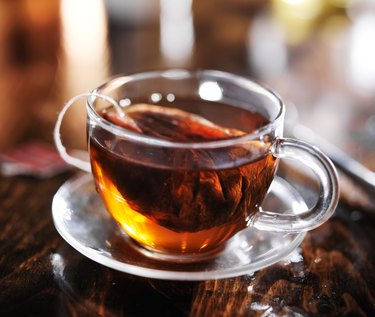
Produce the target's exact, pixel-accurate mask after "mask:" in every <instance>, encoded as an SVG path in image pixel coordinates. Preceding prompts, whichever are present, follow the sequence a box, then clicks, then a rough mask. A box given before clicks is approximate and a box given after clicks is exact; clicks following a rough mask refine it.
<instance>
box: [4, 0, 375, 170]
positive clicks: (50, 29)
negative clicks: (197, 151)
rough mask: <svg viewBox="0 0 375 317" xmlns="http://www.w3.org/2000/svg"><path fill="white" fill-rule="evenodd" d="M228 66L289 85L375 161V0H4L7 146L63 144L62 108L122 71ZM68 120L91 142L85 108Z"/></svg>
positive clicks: (78, 137)
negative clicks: (58, 137)
mask: <svg viewBox="0 0 375 317" xmlns="http://www.w3.org/2000/svg"><path fill="white" fill-rule="evenodd" d="M172 67H180V68H181V67H183V68H188V69H202V68H206V69H207V68H208V69H218V70H224V71H229V72H233V73H236V74H240V75H243V76H246V77H250V78H253V79H255V80H256V81H258V82H261V83H263V84H265V85H267V86H269V87H271V88H272V89H274V90H276V91H278V92H279V94H280V95H281V96H282V98H283V99H284V101H285V102H286V104H287V111H288V116H287V118H288V120H287V124H288V125H295V124H296V122H297V120H298V121H299V122H301V123H303V124H304V125H306V126H307V127H309V128H311V129H312V130H313V131H315V132H316V133H318V134H319V135H321V136H323V137H324V138H326V139H327V140H329V141H331V142H333V143H334V144H335V145H337V146H338V147H340V148H341V149H343V150H344V151H346V152H347V153H349V154H350V155H352V156H354V157H355V158H356V159H358V160H360V161H362V162H363V163H364V164H365V165H366V166H368V167H369V168H371V169H372V170H375V1H373V0H272V1H265V0H216V1H212V0H178V1H176V0H159V1H158V0H137V1H134V0H106V1H104V0H49V1H44V0H13V1H9V0H0V152H4V151H8V150H11V149H12V148H14V147H17V146H18V145H20V144H22V143H24V142H28V141H31V140H38V141H41V142H46V143H51V144H52V130H53V126H54V124H55V121H56V118H57V112H58V111H59V109H61V107H62V106H63V104H64V103H65V102H67V101H68V100H69V99H70V98H71V97H73V96H74V95H76V94H79V93H82V92H87V91H89V90H91V89H92V88H94V87H96V86H97V85H98V84H100V83H102V82H103V81H105V80H106V79H107V78H108V77H109V76H111V75H114V74H118V73H133V72H138V71H143V70H152V69H166V68H172ZM72 112H73V116H72V119H69V121H68V122H67V125H68V127H67V129H68V130H69V131H70V133H69V135H70V138H68V140H67V142H69V144H70V145H71V146H75V145H77V146H78V145H79V144H82V142H83V143H84V140H85V123H84V121H85V109H84V107H74V108H73V109H72Z"/></svg>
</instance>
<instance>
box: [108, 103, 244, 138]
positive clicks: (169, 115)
mask: <svg viewBox="0 0 375 317" xmlns="http://www.w3.org/2000/svg"><path fill="white" fill-rule="evenodd" d="M124 114H125V116H124V117H121V116H119V114H118V113H117V112H116V111H115V109H114V108H109V109H108V110H107V111H106V112H105V113H104V115H103V117H104V118H106V119H107V120H109V121H111V122H113V123H115V124H117V125H120V126H122V127H124V128H126V129H128V130H132V131H134V132H139V133H142V134H144V135H148V136H152V137H156V138H160V139H164V140H168V141H174V142H199V141H212V140H220V139H226V138H233V137H238V136H241V135H243V134H244V132H242V131H239V130H236V129H229V128H224V127H220V126H219V125H216V124H214V123H213V122H211V121H209V120H207V119H205V118H203V117H201V116H199V115H196V114H193V113H188V112H185V111H183V110H180V109H177V108H166V107H161V106H157V105H149V104H136V105H132V106H131V107H128V108H125V109H124Z"/></svg>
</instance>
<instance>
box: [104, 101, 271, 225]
mask: <svg viewBox="0 0 375 317" xmlns="http://www.w3.org/2000/svg"><path fill="white" fill-rule="evenodd" d="M124 113H125V115H126V116H129V118H130V119H131V120H132V122H133V123H134V124H135V126H136V127H135V128H134V127H133V128H132V127H130V126H129V125H128V124H127V122H125V124H122V118H120V117H119V116H118V113H116V111H114V109H107V111H106V112H105V113H103V114H102V115H103V117H104V118H105V119H107V120H109V121H111V122H113V123H115V124H118V125H122V126H123V127H124V128H127V129H131V130H133V131H134V132H138V133H142V134H144V135H148V136H152V137H156V138H159V139H163V140H168V141H174V142H204V141H214V140H223V139H230V138H236V137H240V136H242V135H244V132H242V131H239V130H236V129H232V128H225V127H221V126H219V125H216V124H214V123H213V122H211V121H209V120H207V119H205V118H203V117H201V116H199V115H196V114H192V113H188V112H185V111H183V110H180V109H176V108H166V107H161V106H156V105H148V104H137V105H132V106H131V107H128V108H125V111H124ZM128 150H129V149H128ZM126 151H127V149H124V153H125V152H126ZM239 152H243V153H239ZM247 152H248V149H245V148H242V147H241V146H238V147H236V148H226V149H225V148H224V149H220V151H217V152H215V155H213V152H212V151H206V150H203V149H190V150H183V151H181V154H180V155H177V154H176V153H174V154H173V155H174V157H172V158H171V164H172V165H173V164H174V163H175V162H177V160H178V164H176V165H178V166H180V168H178V169H174V168H173V166H171V169H170V170H163V171H161V172H160V173H159V172H157V173H153V174H152V175H151V174H150V177H152V178H153V179H152V180H150V181H149V182H146V181H145V182H143V188H144V189H145V190H144V193H140V192H139V191H137V193H135V194H134V195H132V197H130V199H127V201H128V203H129V204H130V205H131V207H132V208H133V209H134V210H137V211H138V212H140V213H142V214H143V215H144V216H146V217H150V218H152V219H154V220H155V221H157V222H158V223H159V224H160V225H162V226H164V227H167V228H169V229H171V230H174V231H177V232H195V231H199V230H203V229H209V228H212V227H214V226H219V225H222V224H225V223H228V222H236V221H237V222H238V220H239V219H246V218H247V217H248V216H249V212H250V209H254V208H253V207H254V206H252V205H251V195H252V193H251V191H250V190H249V186H250V182H251V181H252V180H254V179H256V175H257V173H259V172H262V169H263V165H264V164H263V163H262V164H261V166H259V167H257V166H256V165H254V164H251V167H250V166H248V165H243V166H241V167H233V168H230V169H220V167H218V166H216V163H215V162H216V160H217V156H221V158H223V159H224V160H225V161H231V160H232V161H234V160H235V159H236V157H238V155H239V154H240V155H242V156H244V157H245V156H246V155H247V154H248V153H247ZM146 160H147V158H145V159H144V161H146ZM174 160H175V161H174ZM194 162H196V164H195V165H196V166H202V165H204V166H205V169H204V170H194V169H191V168H190V167H191V166H192V165H194ZM202 163H204V164H202ZM181 165H182V166H183V167H184V168H181ZM185 166H186V168H185ZM136 168H137V167H136V166H133V168H132V171H135V170H136ZM140 168H141V167H140ZM123 177H126V176H125V175H124V176H123ZM113 178H114V179H117V181H115V182H114V183H117V187H118V189H119V191H120V192H121V189H122V188H125V187H126V186H123V184H122V180H121V176H120V175H113ZM159 178H160V179H159ZM133 183H135V182H133ZM148 183H149V184H151V183H152V184H153V185H152V186H151V185H150V186H149V187H147V186H148ZM122 194H123V196H124V197H127V196H128V198H129V193H127V192H124V193H122ZM150 197H152V199H151V198H150ZM244 221H245V220H244ZM244 226H245V223H244Z"/></svg>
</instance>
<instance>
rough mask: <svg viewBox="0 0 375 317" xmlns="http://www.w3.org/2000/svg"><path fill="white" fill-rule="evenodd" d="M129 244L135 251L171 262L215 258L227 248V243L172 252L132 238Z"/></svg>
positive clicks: (199, 260) (200, 260)
mask: <svg viewBox="0 0 375 317" xmlns="http://www.w3.org/2000/svg"><path fill="white" fill-rule="evenodd" d="M128 239H129V241H128V243H129V246H130V247H131V248H132V249H134V250H135V251H137V252H139V253H141V254H142V255H144V256H146V257H148V258H151V259H153V260H158V261H165V262H170V263H198V262H204V261H209V260H212V259H214V258H215V257H218V256H220V254H221V253H222V252H223V251H224V250H225V243H222V244H221V245H219V246H217V247H215V248H212V249H210V250H206V251H203V252H189V253H183V252H171V251H161V250H158V249H154V248H151V247H148V246H143V245H141V244H139V243H138V242H137V241H135V240H133V239H132V238H130V237H129V238H128Z"/></svg>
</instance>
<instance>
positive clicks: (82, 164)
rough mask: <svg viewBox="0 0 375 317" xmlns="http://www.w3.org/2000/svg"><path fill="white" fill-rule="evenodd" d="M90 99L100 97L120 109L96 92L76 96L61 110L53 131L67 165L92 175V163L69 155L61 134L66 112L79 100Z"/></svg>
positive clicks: (112, 101)
mask: <svg viewBox="0 0 375 317" xmlns="http://www.w3.org/2000/svg"><path fill="white" fill-rule="evenodd" d="M88 97H98V98H101V99H103V100H104V101H106V102H108V103H110V104H112V105H113V106H115V107H116V109H118V108H119V107H120V106H119V105H118V103H117V102H116V101H115V100H114V99H112V98H111V97H109V96H105V95H102V94H98V93H95V92H90V93H82V94H80V95H77V96H74V97H73V98H71V99H70V100H69V101H68V102H67V103H66V104H65V105H64V107H63V108H62V109H61V111H60V113H59V114H58V116H57V121H56V125H55V128H54V131H53V138H54V142H55V145H56V148H57V150H58V152H59V154H60V156H61V158H62V159H63V160H64V161H65V162H66V163H68V164H69V165H72V166H74V167H77V168H79V169H81V170H83V171H85V172H88V173H91V164H90V162H88V161H84V160H81V159H80V158H78V157H74V156H72V155H70V154H68V152H67V150H66V147H65V146H64V145H63V143H62V141H61V133H60V130H61V124H62V122H63V119H64V116H65V114H66V112H67V111H68V110H69V108H70V107H71V106H72V105H73V104H74V103H75V102H76V101H77V100H79V99H83V98H85V99H87V98H88Z"/></svg>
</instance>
